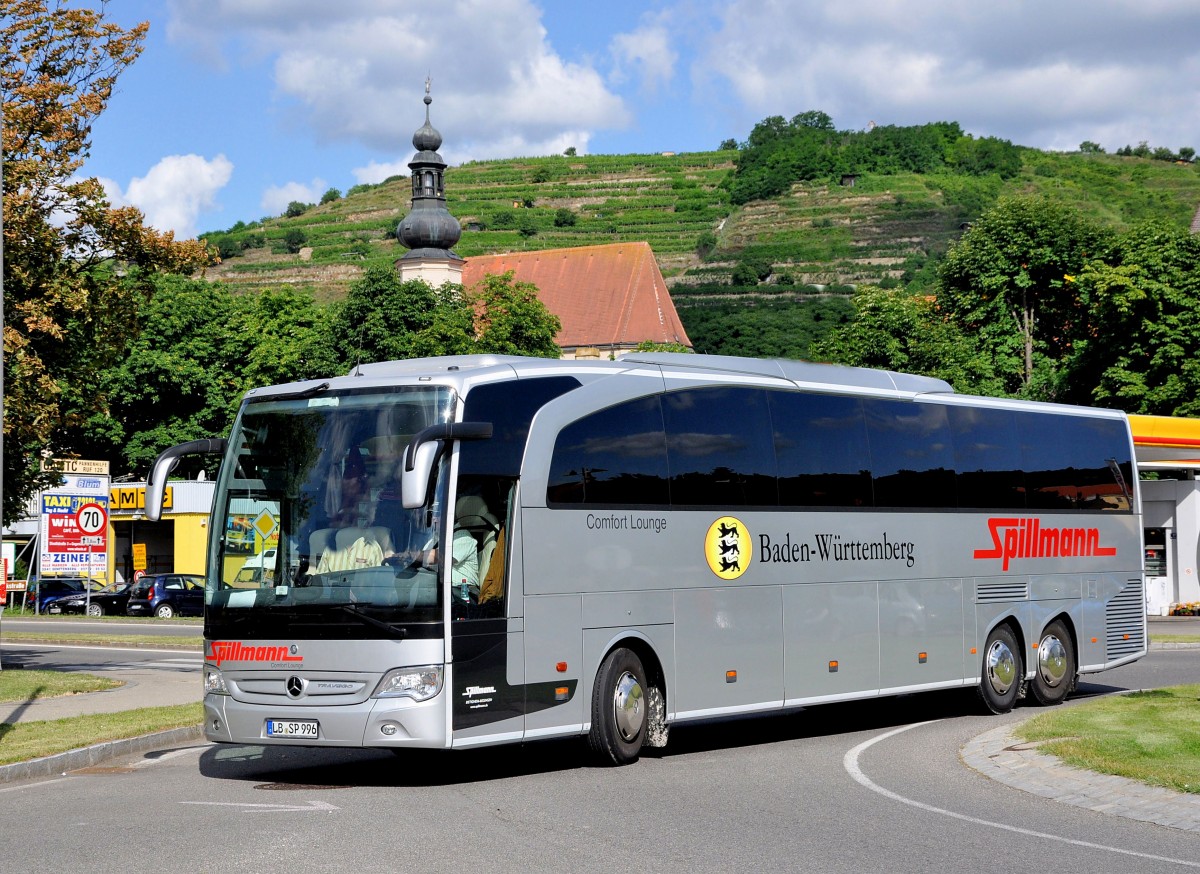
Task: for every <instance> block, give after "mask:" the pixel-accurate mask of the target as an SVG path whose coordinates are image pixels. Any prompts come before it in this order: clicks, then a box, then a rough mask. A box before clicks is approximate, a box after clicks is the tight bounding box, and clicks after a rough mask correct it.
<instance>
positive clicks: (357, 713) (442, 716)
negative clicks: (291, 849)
mask: <svg viewBox="0 0 1200 874" xmlns="http://www.w3.org/2000/svg"><path fill="white" fill-rule="evenodd" d="M446 700H447V696H446V693H445V690H444V689H443V690H442V692H441V693H440V694H438V695H435V696H434V697H433V698H430V699H429V700H428V701H420V702H417V701H412V700H411V699H408V698H369V699H367V700H366V701H363V702H361V703H358V704H342V705H333V706H324V707H312V706H307V707H296V706H278V707H276V706H270V705H264V704H247V703H244V702H240V701H237V700H235V699H234V698H233V697H231V696H229V695H218V694H212V693H210V694H208V695H205V696H204V736H205V737H206V738H207V739H208V740H210V741H213V742H215V743H242V744H279V745H282V746H324V747H388V748H404V747H412V748H427V749H441V748H444V747H446V746H448V745H449V744H448V738H447V735H446V723H447V720H446V709H445V704H444V702H445V701H446ZM268 722H287V723H292V724H293V726H294V727H296V728H298V729H304V730H305V731H312V730H313V726H312V725H311V724H312V723H314V722H315V723H316V725H315V734H301V733H297V734H295V735H293V736H289V737H271V736H269V735H268V733H267V724H268Z"/></svg>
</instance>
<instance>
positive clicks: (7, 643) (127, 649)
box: [0, 640, 204, 658]
mask: <svg viewBox="0 0 1200 874" xmlns="http://www.w3.org/2000/svg"><path fill="white" fill-rule="evenodd" d="M0 646H4V647H6V648H9V649H12V648H14V647H16V648H25V649H56V650H57V649H90V650H96V651H99V652H153V653H160V654H162V655H178V654H179V653H181V652H183V653H193V652H194V653H195V654H196V655H197V656H199V657H201V658H203V655H204V654H203V653H202V652H201V651H200V650H199V649H198V648H197V649H195V650H189V649H185V648H184V647H178V648H177V649H150V648H149V647H143V646H88V645H85V644H79V643H33V642H28V643H26V642H24V641H20V640H5V641H0Z"/></svg>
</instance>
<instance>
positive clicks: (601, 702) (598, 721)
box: [588, 648, 648, 765]
mask: <svg viewBox="0 0 1200 874" xmlns="http://www.w3.org/2000/svg"><path fill="white" fill-rule="evenodd" d="M647 717H648V714H647V702H646V671H645V669H644V668H643V667H642V661H641V659H639V658H638V657H637V655H636V654H635V653H634V652H633V651H632V650H628V649H624V648H621V649H615V650H613V651H612V652H610V653H609V654H608V656H607V657H606V658H605V659H604V662H603V663H602V664H601V665H600V671H599V673H597V674H596V685H595V687H594V688H593V689H592V728H591V731H589V732H588V744H589V746H591V748H592V751H593V752H595V753H596V754H597V755H599V756H600V757H601V758H603V759H605V760H607V761H608V762H610V763H612V764H614V765H626V764H629V763H630V762H633V761H636V760H637V757H638V751H639V750H640V749H641V747H642V742H643V741H644V740H645V737H646V725H647V721H648V718H647Z"/></svg>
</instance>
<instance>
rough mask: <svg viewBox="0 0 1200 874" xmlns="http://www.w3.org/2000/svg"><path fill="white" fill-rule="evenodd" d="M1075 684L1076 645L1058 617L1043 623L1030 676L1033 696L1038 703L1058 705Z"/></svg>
mask: <svg viewBox="0 0 1200 874" xmlns="http://www.w3.org/2000/svg"><path fill="white" fill-rule="evenodd" d="M1074 687H1075V645H1074V644H1073V643H1072V641H1071V634H1070V632H1068V631H1067V627H1066V626H1065V625H1063V623H1062V622H1061V621H1059V620H1055V621H1054V622H1051V623H1050V624H1049V625H1047V626H1046V630H1045V631H1043V632H1042V639H1041V642H1040V643H1038V664H1037V671H1035V672H1034V675H1033V686H1032V689H1031V691H1032V692H1033V698H1034V700H1035V701H1037V703H1038V704H1041V705H1043V706H1048V705H1051V704H1060V703H1062V700H1063V699H1064V698H1066V697H1067V693H1068V692H1070V691H1071V689H1073V688H1074Z"/></svg>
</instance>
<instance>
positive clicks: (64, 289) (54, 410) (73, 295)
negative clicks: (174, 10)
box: [0, 0, 208, 524]
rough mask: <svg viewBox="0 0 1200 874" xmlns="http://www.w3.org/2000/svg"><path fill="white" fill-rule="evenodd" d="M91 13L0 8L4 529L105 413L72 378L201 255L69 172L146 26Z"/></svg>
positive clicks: (27, 1)
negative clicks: (44, 470) (57, 457)
mask: <svg viewBox="0 0 1200 874" xmlns="http://www.w3.org/2000/svg"><path fill="white" fill-rule="evenodd" d="M92 6H93V7H97V8H89V9H70V8H67V7H66V6H65V4H63V3H61V2H47V0H5V2H4V3H3V6H2V7H0V8H2V9H3V17H0V96H2V98H3V119H4V123H3V125H2V133H3V156H4V204H3V210H4V299H5V319H4V382H5V385H4V458H3V463H4V500H3V519H4V522H5V524H9V523H11V522H12V521H14V520H16V519H17V518H19V517H20V516H21V515H22V514H23V512H24V508H25V505H26V503H27V502H28V500H29V498H30V497H31V496H32V495H33V494H34V492H36V491H37V490H38V489H39V488H41V487H43V486H45V485H47V484H48V478H47V477H46V476H44V475H43V474H41V473H40V471H39V470H38V461H39V457H40V454H41V452H42V451H43V450H48V451H50V452H53V453H55V454H58V453H62V452H65V451H69V450H68V445H67V444H65V443H64V442H63V437H64V435H67V434H69V433H70V431H71V429H72V428H73V427H75V426H77V425H78V423H79V422H80V421H82V420H83V419H85V418H86V417H88V416H90V415H94V414H98V413H99V412H101V411H103V409H104V407H105V398H104V397H103V396H102V395H100V394H98V393H95V392H88V391H82V390H79V389H78V388H72V383H73V381H74V380H76V379H77V378H78V377H79V375H81V374H83V375H90V374H94V373H96V372H97V371H98V370H99V369H100V368H102V367H104V366H105V365H106V364H108V363H109V362H111V361H112V360H114V359H115V358H116V357H117V356H119V355H120V353H121V351H122V348H123V347H124V345H125V342H126V339H127V337H128V336H129V331H128V325H129V324H130V322H131V321H132V316H133V313H135V312H136V309H137V307H138V305H139V303H140V302H141V301H142V300H143V299H144V298H145V297H146V296H147V295H149V294H150V293H151V292H152V290H153V286H152V284H151V277H152V275H153V274H154V272H155V271H159V270H168V271H186V270H192V269H195V268H197V267H199V266H201V265H203V264H205V263H207V260H208V255H207V252H206V250H205V248H204V246H203V244H201V243H198V242H196V241H189V242H186V243H181V242H176V241H175V239H174V236H173V234H171V233H169V232H168V233H165V234H160V233H158V232H157V231H155V230H153V229H151V228H147V227H145V226H144V224H143V222H144V217H143V215H142V213H141V212H139V211H138V210H137V209H134V208H132V207H125V208H121V209H114V208H112V207H111V205H110V204H109V203H108V200H107V198H106V197H105V195H104V190H103V188H102V187H101V185H100V183H99V182H98V181H97V180H96V179H93V178H87V179H81V178H79V176H78V172H79V170H80V169H81V168H82V166H83V163H84V161H85V159H86V158H87V155H88V150H89V147H90V137H91V130H92V124H93V122H94V121H95V119H96V118H97V116H99V115H100V114H101V113H102V112H103V111H104V109H105V107H106V106H107V104H108V100H109V97H110V96H111V95H112V91H113V88H114V87H115V85H116V81H117V78H118V77H119V76H120V74H121V73H122V72H123V71H124V70H125V69H126V67H128V66H129V65H130V64H132V63H133V62H134V60H136V59H137V57H138V55H139V54H140V53H141V50H142V44H143V40H144V39H145V35H146V32H147V28H148V25H146V24H145V23H143V24H139V25H137V26H135V27H133V28H131V29H129V30H123V29H122V28H120V27H118V26H117V25H115V24H112V23H111V22H108V21H106V20H105V12H106V10H107V4H106V3H104V2H100V3H99V4H92ZM64 392H66V393H68V394H69V395H70V397H69V398H68V399H67V401H66V403H65V404H64V402H63V400H62V399H63V394H64Z"/></svg>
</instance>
